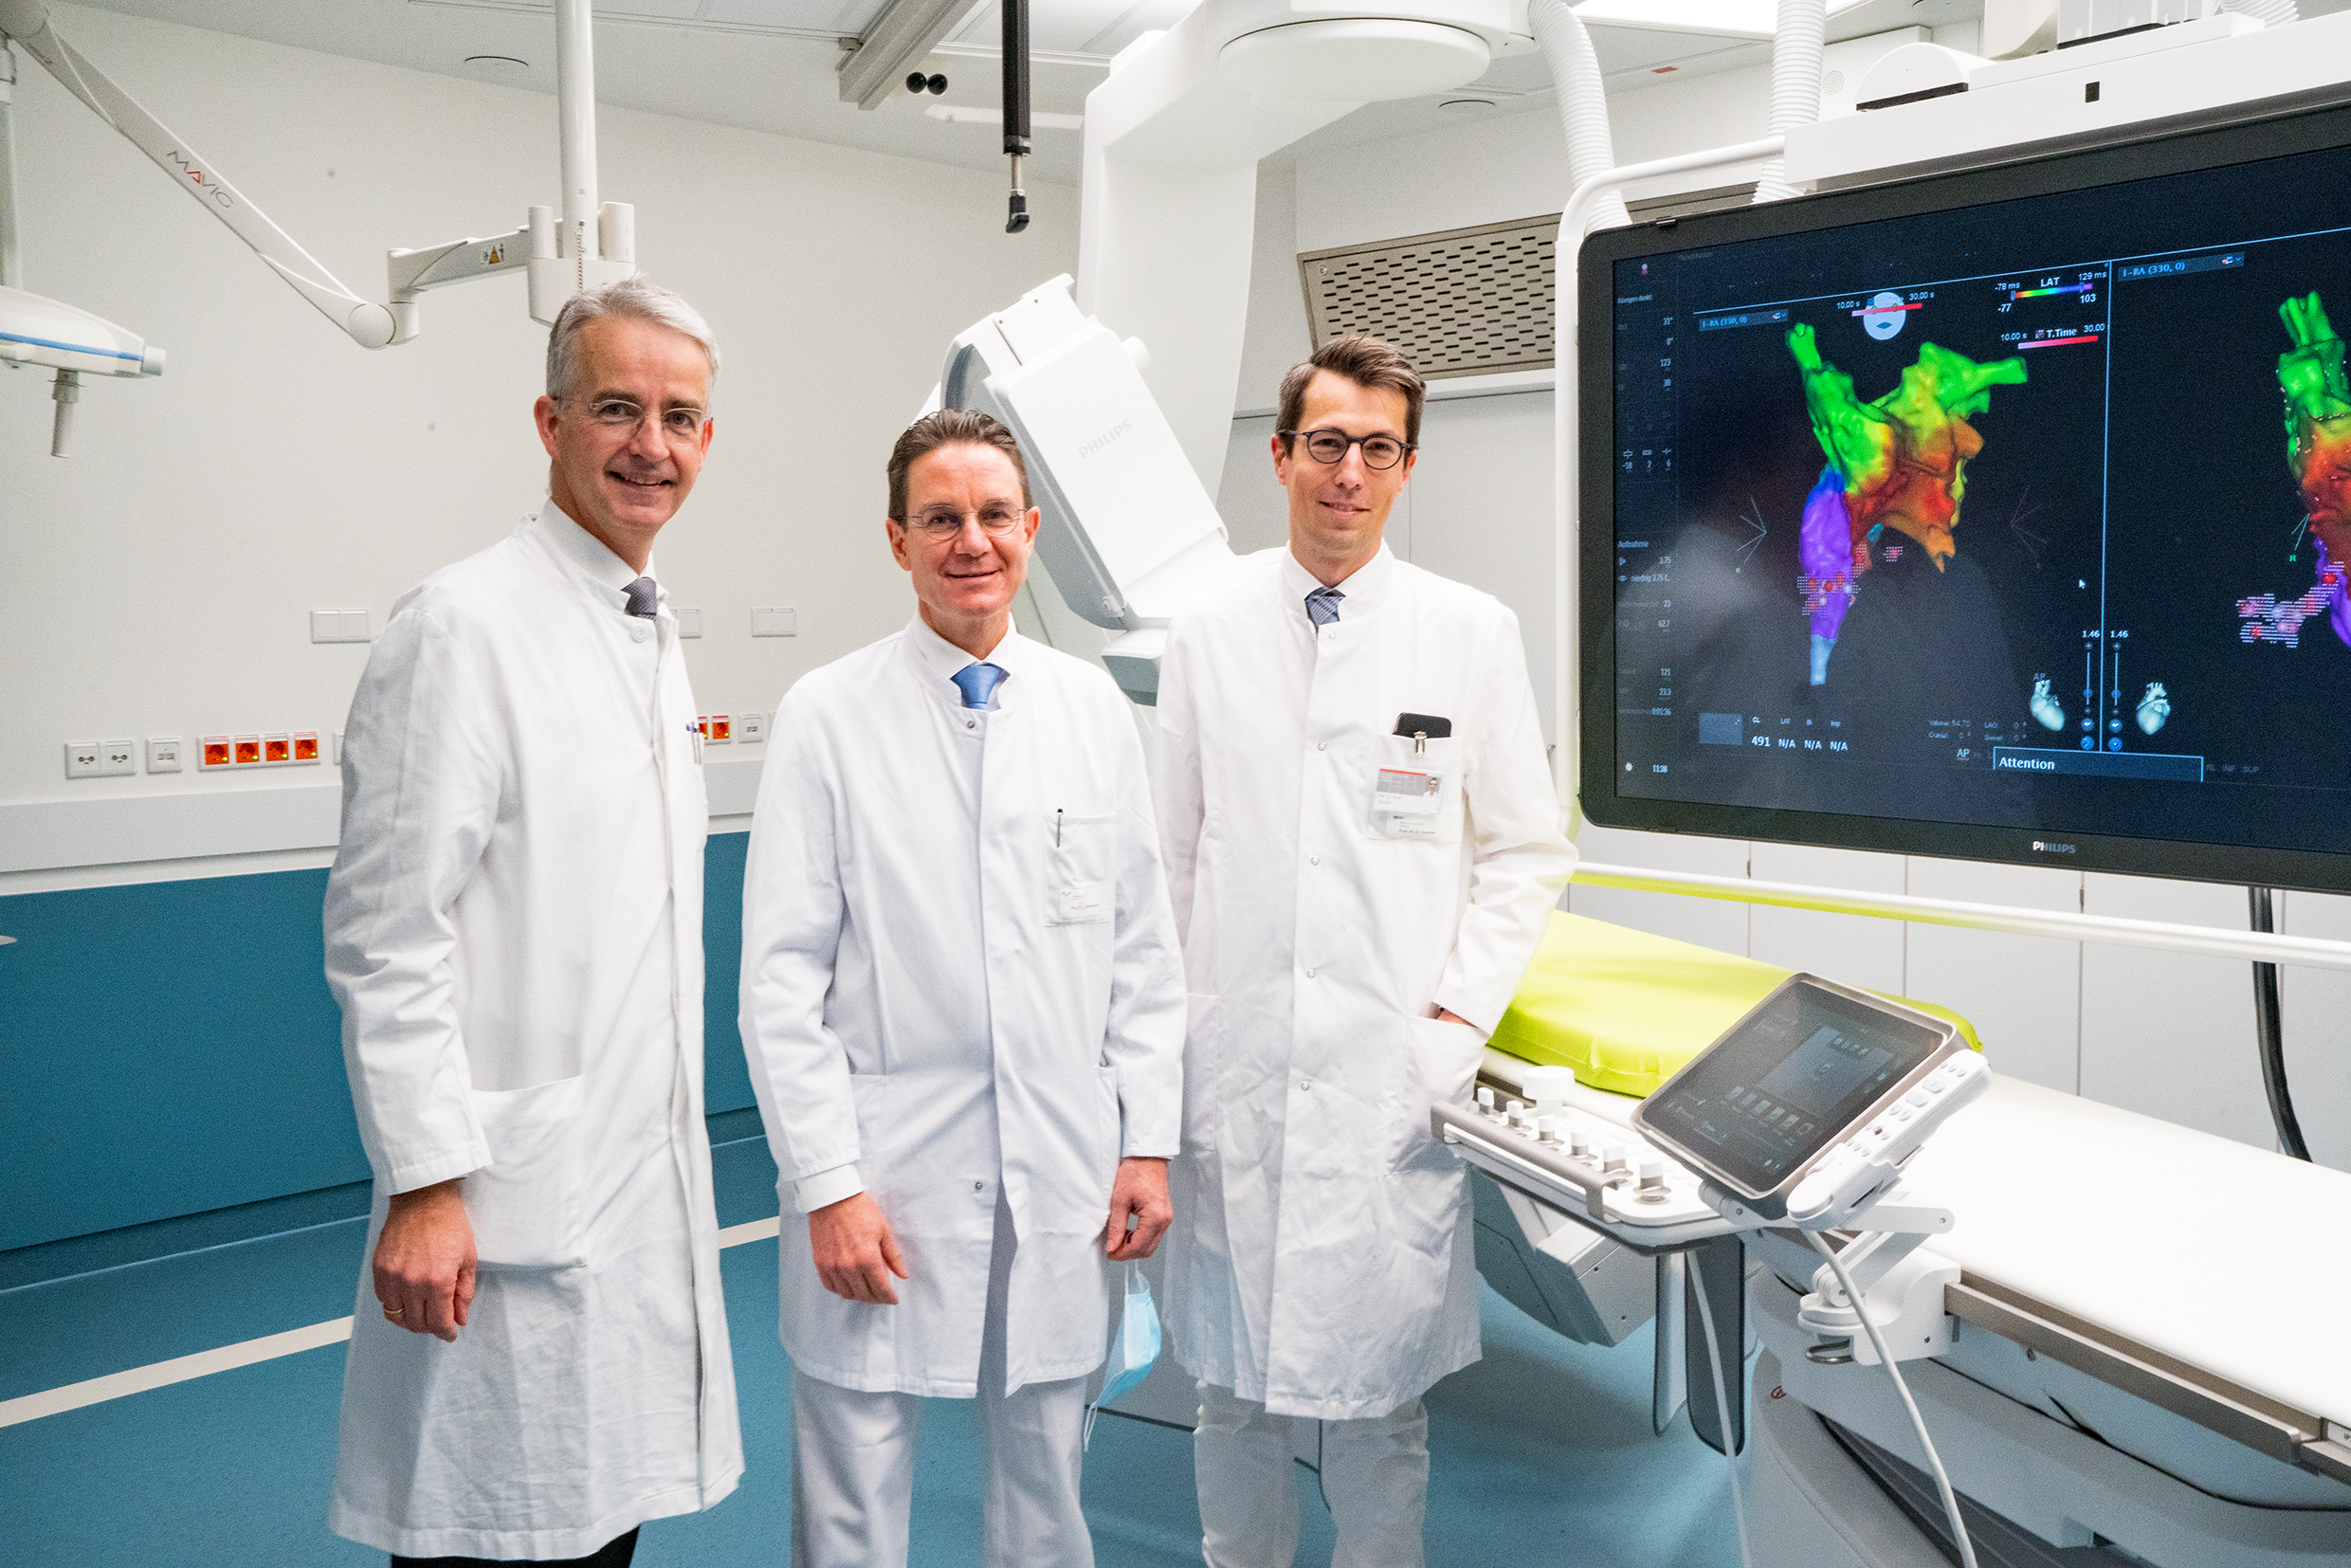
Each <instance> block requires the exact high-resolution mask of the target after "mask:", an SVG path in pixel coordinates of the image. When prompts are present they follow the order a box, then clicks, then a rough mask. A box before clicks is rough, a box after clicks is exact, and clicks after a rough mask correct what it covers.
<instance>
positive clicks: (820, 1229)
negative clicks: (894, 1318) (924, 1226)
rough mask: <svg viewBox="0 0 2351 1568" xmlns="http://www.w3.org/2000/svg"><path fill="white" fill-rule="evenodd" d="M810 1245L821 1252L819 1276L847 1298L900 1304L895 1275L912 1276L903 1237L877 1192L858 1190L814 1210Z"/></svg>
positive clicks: (811, 1216) (842, 1296)
mask: <svg viewBox="0 0 2351 1568" xmlns="http://www.w3.org/2000/svg"><path fill="white" fill-rule="evenodd" d="M809 1247H810V1249H811V1250H812V1251H813V1252H814V1253H815V1254H816V1277H817V1278H818V1279H820V1280H822V1281H824V1282H825V1288H826V1289H828V1290H829V1291H831V1292H832V1293H833V1294H834V1295H836V1296H838V1297H840V1298H841V1299H842V1300H843V1301H850V1302H871V1303H873V1304H876V1305H880V1306H896V1305H897V1304H898V1291H897V1290H896V1289H895V1288H894V1287H893V1286H892V1285H890V1276H891V1275H892V1274H895V1275H897V1276H898V1277H899V1278H900V1279H907V1278H910V1277H911V1276H909V1275H908V1274H907V1272H906V1260H905V1259H904V1258H903V1257H902V1256H900V1254H899V1250H898V1237H897V1236H896V1235H895V1234H893V1233H892V1232H891V1231H890V1222H889V1221H888V1220H886V1219H884V1217H883V1216H882V1206H881V1205H880V1204H878V1203H876V1202H874V1200H873V1194H871V1193H856V1194H851V1195H850V1196H848V1197H845V1198H843V1199H842V1200H841V1201H840V1202H838V1203H828V1204H826V1205H825V1206H824V1207H823V1208H822V1209H812V1210H811V1211H810V1212H809Z"/></svg>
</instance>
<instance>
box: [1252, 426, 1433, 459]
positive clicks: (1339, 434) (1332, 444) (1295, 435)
mask: <svg viewBox="0 0 2351 1568" xmlns="http://www.w3.org/2000/svg"><path fill="white" fill-rule="evenodd" d="M1274 434H1276V435H1278V436H1281V437H1283V438H1284V439H1285V440H1289V441H1303V442H1304V443H1305V444H1306V455H1307V456H1308V457H1310V458H1312V459H1314V460H1315V461H1316V462H1317V463H1322V464H1333V465H1335V464H1340V463H1343V462H1345V461H1346V459H1347V448H1348V447H1362V448H1363V465H1364V466H1365V467H1367V468H1393V467H1394V466H1395V465H1397V464H1399V463H1401V462H1403V461H1404V454H1405V453H1407V452H1410V451H1414V450H1417V449H1418V448H1417V444H1416V443H1410V442H1403V441H1398V440H1397V439H1396V438H1395V437H1394V436H1392V435H1349V434H1348V433H1347V432H1346V431H1344V430H1334V429H1331V428H1328V427H1327V426H1326V427H1324V428H1321V429H1318V430H1276V431H1274Z"/></svg>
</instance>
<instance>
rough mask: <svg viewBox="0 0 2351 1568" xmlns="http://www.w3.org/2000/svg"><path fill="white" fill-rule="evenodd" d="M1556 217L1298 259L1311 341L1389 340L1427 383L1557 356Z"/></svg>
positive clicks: (1538, 363) (1534, 364)
mask: <svg viewBox="0 0 2351 1568" xmlns="http://www.w3.org/2000/svg"><path fill="white" fill-rule="evenodd" d="M1558 232H1559V220H1558V218H1557V217H1550V218H1530V219H1527V220H1525V221H1523V222H1520V223H1497V224H1486V225H1484V226H1482V227H1480V228H1455V229H1449V230H1448V231H1447V232H1445V233H1442V234H1417V235H1414V236H1412V238H1410V239H1403V240H1389V241H1385V242H1382V243H1381V244H1378V245H1368V246H1346V247H1344V248H1341V249H1338V250H1318V251H1313V252H1311V253H1309V254H1307V255H1303V256H1301V257H1299V258H1298V271H1299V277H1300V280H1301V281H1302V282H1303V283H1304V284H1305V289H1306V322H1307V327H1308V330H1309V331H1311V332H1312V334H1313V335H1314V340H1315V342H1317V343H1318V344H1319V343H1327V342H1329V341H1330V340H1331V339H1332V338H1334V337H1346V336H1348V335H1349V334H1352V333H1369V334H1371V335H1372V336H1373V337H1384V338H1386V339H1387V340H1388V341H1389V342H1391V343H1394V345H1395V346H1396V347H1397V348H1400V349H1402V350H1403V351H1404V352H1405V354H1406V355H1407V356H1409V357H1410V358H1411V359H1412V363H1413V364H1414V365H1415V366H1417V367H1418V368H1419V370H1420V374H1423V375H1424V376H1427V377H1429V378H1430V379H1431V380H1434V379H1437V378H1439V377H1443V376H1449V375H1490V374H1493V373H1494V372H1496V371H1516V370H1540V369H1541V368H1543V367H1545V366H1547V365H1549V364H1550V363H1551V323H1552V307H1551V290H1552V251H1553V246H1554V245H1555V243H1556V241H1557V239H1558Z"/></svg>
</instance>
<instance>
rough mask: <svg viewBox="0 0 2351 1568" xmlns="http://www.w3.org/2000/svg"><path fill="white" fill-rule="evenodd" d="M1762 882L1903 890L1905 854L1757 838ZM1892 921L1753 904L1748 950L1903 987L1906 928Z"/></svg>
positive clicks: (1780, 961)
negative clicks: (1875, 853)
mask: <svg viewBox="0 0 2351 1568" xmlns="http://www.w3.org/2000/svg"><path fill="white" fill-rule="evenodd" d="M1747 864H1748V866H1750V867H1752V869H1751V870H1750V872H1749V875H1751V876H1753V877H1754V878H1755V880H1756V881H1758V882H1795V883H1804V884H1810V885H1813V886H1816V887H1849V888H1851V889H1853V890H1855V891H1856V892H1866V893H1899V892H1901V891H1902V890H1903V864H1902V857H1901V856H1900V855H1872V854H1864V853H1862V852H1860V851H1858V850H1853V849H1815V848H1810V847H1808V846H1804V845H1797V844H1758V845H1756V846H1755V848H1754V852H1753V854H1752V855H1751V856H1750V857H1749V859H1748V862H1747ZM1907 929H1908V927H1906V926H1904V925H1902V924H1900V923H1898V922H1896V921H1877V920H1870V919H1868V917H1867V916H1862V915H1823V914H1821V913H1819V912H1817V911H1815V910H1811V909H1777V908H1773V907H1772V906H1770V905H1768V904H1757V905H1756V906H1755V923H1754V926H1753V930H1754V933H1755V936H1754V945H1753V946H1751V947H1750V948H1749V949H1748V956H1749V957H1757V958H1760V959H1762V960H1763V961H1764V962H1765V963H1769V964H1777V965H1779V966H1780V967H1781V968H1783V969H1806V970H1810V971H1812V972H1813V974H1815V975H1823V976H1825V977H1826V978H1829V979H1832V980H1836V981H1839V982H1841V983H1843V984H1845V985H1852V986H1864V987H1867V988H1868V990H1871V991H1887V992H1892V993H1893V994H1896V995H1900V994H1902V990H1903V976H1902V946H1903V933H1904V931H1906V930H1907Z"/></svg>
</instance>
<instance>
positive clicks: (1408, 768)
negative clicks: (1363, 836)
mask: <svg viewBox="0 0 2351 1568" xmlns="http://www.w3.org/2000/svg"><path fill="white" fill-rule="evenodd" d="M1372 755H1373V760H1374V763H1375V766H1374V770H1373V774H1372V778H1371V789H1370V791H1369V793H1368V795H1367V797H1366V799H1365V801H1364V811H1365V812H1366V815H1367V819H1368V825H1369V829H1370V831H1371V835H1372V836H1373V837H1374V838H1400V839H1407V840H1418V841H1420V842H1421V843H1424V844H1459V843H1460V842H1461V740H1460V738H1459V737H1456V736H1450V735H1446V736H1437V737H1433V738H1430V739H1428V740H1414V739H1413V738H1412V737H1411V736H1409V735H1383V736H1381V737H1380V738H1379V744H1378V746H1377V747H1376V749H1375V750H1374V752H1373V754H1372Z"/></svg>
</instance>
